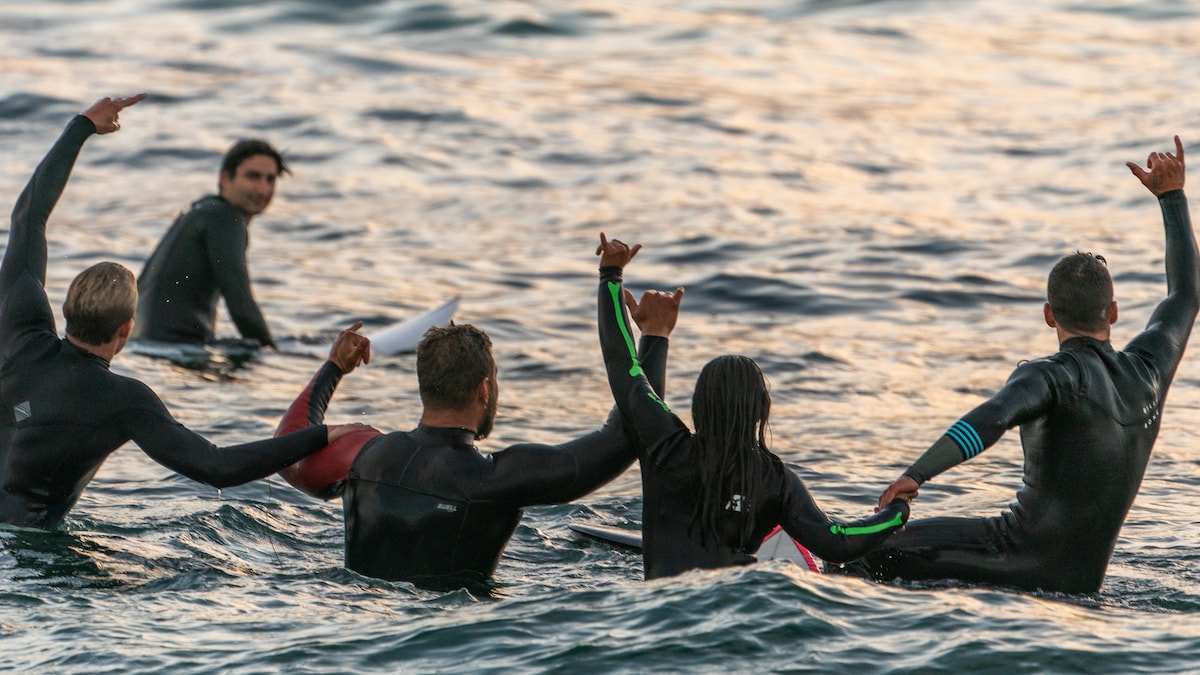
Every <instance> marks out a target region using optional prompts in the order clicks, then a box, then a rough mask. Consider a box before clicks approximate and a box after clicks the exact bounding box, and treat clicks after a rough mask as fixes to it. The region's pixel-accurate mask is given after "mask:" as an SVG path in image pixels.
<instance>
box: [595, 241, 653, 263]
mask: <svg viewBox="0 0 1200 675" xmlns="http://www.w3.org/2000/svg"><path fill="white" fill-rule="evenodd" d="M640 250H642V245H641V244H634V245H633V246H630V245H629V244H626V243H625V242H623V241H621V240H620V239H613V240H612V241H609V240H608V238H607V237H605V236H604V233H603V232H601V233H600V245H599V246H597V247H596V255H598V256H600V266H601V267H620V268H621V269H625V266H626V265H628V264H629V261H630V260H633V256H635V255H637V252H638V251H640Z"/></svg>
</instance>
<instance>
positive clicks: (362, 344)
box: [329, 321, 371, 374]
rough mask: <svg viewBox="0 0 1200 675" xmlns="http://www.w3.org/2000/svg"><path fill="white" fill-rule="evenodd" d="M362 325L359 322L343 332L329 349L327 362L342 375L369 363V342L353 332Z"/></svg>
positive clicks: (363, 336) (364, 337)
mask: <svg viewBox="0 0 1200 675" xmlns="http://www.w3.org/2000/svg"><path fill="white" fill-rule="evenodd" d="M362 325H363V322H361V321H359V322H356V323H355V324H354V325H353V326H351V327H349V328H347V329H345V330H343V331H342V332H341V333H339V334H338V336H337V339H336V340H334V341H333V346H332V347H330V348H329V360H330V361H332V362H333V365H335V366H337V367H338V368H340V369H341V371H342V373H343V374H345V373H348V372H350V371H352V370H354V369H355V368H357V367H359V366H360V365H362V364H365V363H370V362H371V340H369V339H368V338H367V337H366V336H365V335H359V334H358V333H357V332H355V331H357V330H358V329H359V328H362Z"/></svg>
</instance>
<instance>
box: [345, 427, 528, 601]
mask: <svg viewBox="0 0 1200 675" xmlns="http://www.w3.org/2000/svg"><path fill="white" fill-rule="evenodd" d="M472 440H473V434H472V433H471V432H470V431H466V430H462V429H446V428H433V427H424V426H422V427H418V428H417V429H416V430H414V431H411V432H396V433H392V434H388V435H386V436H381V437H379V438H377V439H375V440H373V441H371V442H369V443H368V444H367V445H366V446H365V447H364V448H363V450H362V452H361V453H359V455H358V457H357V459H356V460H355V462H354V465H353V467H352V468H351V470H350V477H349V479H348V480H347V483H346V491H345V494H344V495H343V503H344V507H345V518H346V566H347V567H349V568H350V569H352V570H355V571H356V572H359V573H361V574H365V575H368V576H372V577H377V578H381V579H404V580H407V581H417V582H422V583H428V582H433V583H435V584H436V583H437V582H438V581H439V580H444V581H446V582H447V583H448V584H450V585H454V584H455V583H456V582H461V581H465V582H479V581H483V580H484V579H486V578H487V577H489V576H491V574H492V572H493V571H494V570H495V569H496V565H497V563H498V562H499V561H500V555H501V553H502V552H503V551H504V547H505V545H506V544H507V543H508V540H509V538H511V537H512V534H513V532H514V531H515V530H516V527H517V523H518V522H519V521H520V519H521V507H522V506H523V505H524V504H523V503H521V502H520V501H518V500H517V497H519V496H520V494H519V493H520V488H521V487H522V486H521V484H520V481H517V482H516V483H515V484H514V483H513V482H510V481H506V480H505V479H504V478H503V477H502V476H497V472H496V464H495V462H494V460H493V458H492V457H491V456H485V455H482V454H480V453H479V452H478V451H477V450H476V449H475V446H474V445H473V442H472Z"/></svg>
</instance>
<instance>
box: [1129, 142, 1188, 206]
mask: <svg viewBox="0 0 1200 675" xmlns="http://www.w3.org/2000/svg"><path fill="white" fill-rule="evenodd" d="M1125 166H1127V167H1129V170H1130V171H1131V172H1132V173H1133V175H1135V176H1137V178H1138V180H1140V181H1142V185H1145V186H1146V189H1147V190H1149V191H1150V192H1153V193H1154V195H1155V196H1156V197H1157V196H1158V195H1161V194H1164V193H1166V192H1170V191H1171V190H1182V189H1183V179H1184V164H1183V141H1181V140H1179V136H1176V137H1175V154H1171V153H1169V152H1152V153H1150V156H1149V157H1147V158H1146V168H1145V169H1143V168H1142V167H1140V166H1138V165H1137V164H1135V163H1134V162H1126V163H1125Z"/></svg>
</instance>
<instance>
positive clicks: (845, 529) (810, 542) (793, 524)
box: [780, 469, 908, 562]
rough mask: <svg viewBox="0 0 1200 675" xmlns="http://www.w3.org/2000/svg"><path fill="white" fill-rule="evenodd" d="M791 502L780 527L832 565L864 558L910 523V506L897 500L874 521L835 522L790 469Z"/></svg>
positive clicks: (785, 510)
mask: <svg viewBox="0 0 1200 675" xmlns="http://www.w3.org/2000/svg"><path fill="white" fill-rule="evenodd" d="M784 471H785V473H786V474H787V492H786V494H787V502H786V504H785V506H784V513H783V519H782V522H780V525H781V526H783V529H784V530H785V531H786V532H787V533H788V535H790V536H791V537H792V538H793V539H795V540H796V541H798V542H800V543H801V544H803V545H804V546H805V548H807V549H808V550H809V551H811V552H812V553H813V555H816V556H817V557H819V558H821V559H823V560H827V561H829V562H847V561H850V560H854V559H855V558H859V557H862V556H863V555H865V554H867V553H869V552H870V551H871V550H872V549H874V548H876V547H877V546H879V545H880V544H882V543H883V541H884V540H885V539H887V538H888V536H889V535H891V533H892V532H895V531H896V530H897V529H899V528H900V527H901V526H903V525H904V524H905V523H906V522H908V503H907V502H905V501H904V500H902V499H897V500H894V501H893V502H892V503H891V504H888V505H887V507H886V508H884V509H882V510H880V511H879V513H876V514H875V515H873V516H871V517H870V518H863V519H861V520H856V521H854V522H852V523H842V522H838V521H835V520H831V519H830V518H829V516H827V515H825V512H824V511H822V510H821V507H819V506H817V503H816V502H815V501H813V498H812V495H811V494H810V493H809V492H808V488H806V487H805V486H804V482H803V481H801V480H800V477H799V476H797V475H796V474H795V473H794V472H792V471H791V470H789V469H785V470H784Z"/></svg>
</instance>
